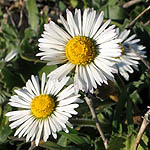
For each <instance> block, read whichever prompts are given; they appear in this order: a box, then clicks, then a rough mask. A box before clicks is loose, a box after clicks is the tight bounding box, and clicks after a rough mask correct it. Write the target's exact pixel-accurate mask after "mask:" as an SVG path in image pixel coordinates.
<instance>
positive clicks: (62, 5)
mask: <svg viewBox="0 0 150 150" xmlns="http://www.w3.org/2000/svg"><path fill="white" fill-rule="evenodd" d="M59 8H60V9H61V11H64V10H65V9H66V5H65V4H64V3H63V2H62V1H59Z"/></svg>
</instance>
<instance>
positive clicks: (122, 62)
mask: <svg viewBox="0 0 150 150" xmlns="http://www.w3.org/2000/svg"><path fill="white" fill-rule="evenodd" d="M116 31H117V34H118V38H119V39H122V42H121V44H120V46H121V50H122V53H121V56H120V57H118V58H117V59H118V60H119V62H117V63H116V65H115V66H116V67H117V68H118V71H119V73H120V74H121V75H122V76H123V77H124V78H125V79H126V80H129V74H128V73H133V72H134V70H133V69H132V68H134V69H136V70H138V64H139V60H140V58H139V57H138V56H137V55H136V53H137V54H139V55H140V56H141V57H143V58H145V57H146V56H145V51H143V49H145V47H144V46H143V45H138V44H137V43H138V42H139V41H140V39H135V37H136V34H134V35H132V36H130V37H128V36H129V34H130V30H124V31H123V32H121V33H119V29H117V30H116ZM129 47H131V48H132V49H133V50H134V51H135V52H136V53H134V52H133V51H131V49H130V48H129Z"/></svg>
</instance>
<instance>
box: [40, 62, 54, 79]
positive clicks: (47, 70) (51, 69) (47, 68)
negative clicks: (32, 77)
mask: <svg viewBox="0 0 150 150" xmlns="http://www.w3.org/2000/svg"><path fill="white" fill-rule="evenodd" d="M56 68H57V65H52V66H47V65H45V66H44V67H43V68H42V69H41V70H40V71H39V72H38V75H39V76H40V77H41V76H42V73H43V72H45V73H46V74H47V75H48V74H49V73H50V72H51V71H53V70H55V69H56Z"/></svg>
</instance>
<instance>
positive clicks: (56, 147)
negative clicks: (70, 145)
mask: <svg viewBox="0 0 150 150" xmlns="http://www.w3.org/2000/svg"><path fill="white" fill-rule="evenodd" d="M40 147H43V148H47V149H50V150H66V149H65V148H64V147H62V146H60V145H58V144H56V143H54V142H51V141H48V142H46V143H43V144H40Z"/></svg>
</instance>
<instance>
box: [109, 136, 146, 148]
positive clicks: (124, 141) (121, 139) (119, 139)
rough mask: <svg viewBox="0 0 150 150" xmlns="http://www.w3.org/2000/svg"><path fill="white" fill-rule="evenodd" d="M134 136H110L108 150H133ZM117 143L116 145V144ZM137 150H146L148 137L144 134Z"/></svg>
mask: <svg viewBox="0 0 150 150" xmlns="http://www.w3.org/2000/svg"><path fill="white" fill-rule="evenodd" d="M135 140H136V135H135V134H132V135H117V134H116V135H112V137H111V139H110V143H109V148H108V150H133V148H134V144H135ZM116 143H117V144H116ZM137 150H148V137H147V136H146V135H145V134H144V135H143V136H142V139H141V141H140V145H139V147H138V149H137Z"/></svg>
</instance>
